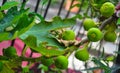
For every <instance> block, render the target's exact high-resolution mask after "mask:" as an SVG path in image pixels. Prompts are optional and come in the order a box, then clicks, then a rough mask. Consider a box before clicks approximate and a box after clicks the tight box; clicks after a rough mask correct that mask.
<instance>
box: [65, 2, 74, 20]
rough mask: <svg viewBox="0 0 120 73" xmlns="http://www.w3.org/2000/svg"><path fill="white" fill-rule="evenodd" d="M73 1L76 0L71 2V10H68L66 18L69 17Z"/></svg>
mask: <svg viewBox="0 0 120 73" xmlns="http://www.w3.org/2000/svg"><path fill="white" fill-rule="evenodd" d="M73 2H74V0H72V2H71V4H70V8H69V10H68V12H67V14H66V16H65V18H67V17H68V16H69V14H70V9H71V7H72V4H73Z"/></svg>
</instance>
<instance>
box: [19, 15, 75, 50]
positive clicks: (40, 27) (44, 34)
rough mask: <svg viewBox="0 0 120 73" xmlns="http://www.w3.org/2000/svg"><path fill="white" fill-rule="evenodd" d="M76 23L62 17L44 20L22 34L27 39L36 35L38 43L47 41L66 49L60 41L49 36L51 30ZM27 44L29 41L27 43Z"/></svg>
mask: <svg viewBox="0 0 120 73" xmlns="http://www.w3.org/2000/svg"><path fill="white" fill-rule="evenodd" d="M74 24H75V20H74V19H72V18H70V19H61V18H60V17H55V18H53V20H52V21H42V22H41V23H39V24H36V25H34V26H33V27H32V28H31V29H30V30H28V31H27V32H26V33H24V34H23V35H21V36H20V38H21V39H22V40H24V39H26V38H27V37H28V36H29V35H34V36H35V37H36V38H37V44H39V43H43V42H47V43H48V44H47V45H48V46H55V47H57V48H59V49H64V48H65V47H64V46H62V45H61V44H60V43H58V41H57V40H56V39H54V38H52V37H50V36H49V34H50V33H49V32H50V31H51V30H56V29H61V28H65V27H70V26H72V25H74ZM26 44H27V43H26Z"/></svg>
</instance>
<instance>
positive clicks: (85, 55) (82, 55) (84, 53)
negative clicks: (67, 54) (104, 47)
mask: <svg viewBox="0 0 120 73" xmlns="http://www.w3.org/2000/svg"><path fill="white" fill-rule="evenodd" d="M75 57H76V58H77V59H78V60H81V61H87V60H88V59H89V52H88V50H87V47H84V48H81V49H79V50H77V51H76V52H75Z"/></svg>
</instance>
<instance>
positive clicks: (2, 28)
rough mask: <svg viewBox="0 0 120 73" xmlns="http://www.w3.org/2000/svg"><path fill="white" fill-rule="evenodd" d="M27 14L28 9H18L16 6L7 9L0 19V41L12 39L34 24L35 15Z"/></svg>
mask: <svg viewBox="0 0 120 73" xmlns="http://www.w3.org/2000/svg"><path fill="white" fill-rule="evenodd" d="M28 15H29V14H28V9H25V10H24V9H22V10H19V11H18V10H17V7H13V8H11V9H9V10H8V12H7V14H6V15H5V17H4V18H3V19H1V20H0V32H1V33H0V35H1V38H0V41H4V40H12V39H14V38H16V37H18V36H19V35H21V34H22V33H24V32H26V31H27V30H28V29H29V28H31V27H32V26H33V25H34V21H35V16H34V15H33V16H31V17H29V16H28ZM9 27H12V29H11V28H9ZM8 30H9V31H8Z"/></svg>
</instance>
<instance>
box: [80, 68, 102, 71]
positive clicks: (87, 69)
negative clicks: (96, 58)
mask: <svg viewBox="0 0 120 73" xmlns="http://www.w3.org/2000/svg"><path fill="white" fill-rule="evenodd" d="M100 68H101V67H92V68H88V69H83V70H81V71H88V70H96V69H100Z"/></svg>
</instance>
